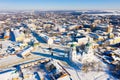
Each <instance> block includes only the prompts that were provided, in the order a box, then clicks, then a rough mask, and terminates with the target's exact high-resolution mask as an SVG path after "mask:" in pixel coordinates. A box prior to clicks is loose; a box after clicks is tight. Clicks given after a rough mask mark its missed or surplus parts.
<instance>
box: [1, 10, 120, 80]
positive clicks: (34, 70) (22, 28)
mask: <svg viewBox="0 0 120 80" xmlns="http://www.w3.org/2000/svg"><path fill="white" fill-rule="evenodd" d="M6 75H7V76H6ZM0 80H120V10H58V11H39V10H28V11H25V10H23V11H1V12H0Z"/></svg>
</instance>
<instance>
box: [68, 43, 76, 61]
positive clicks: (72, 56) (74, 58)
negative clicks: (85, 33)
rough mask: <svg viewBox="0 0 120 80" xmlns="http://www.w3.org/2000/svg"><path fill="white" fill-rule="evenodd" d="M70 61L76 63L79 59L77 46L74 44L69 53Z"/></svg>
mask: <svg viewBox="0 0 120 80" xmlns="http://www.w3.org/2000/svg"><path fill="white" fill-rule="evenodd" d="M69 59H70V60H71V61H74V60H76V59H77V52H76V46H75V45H74V44H72V45H71V48H70V52H69Z"/></svg>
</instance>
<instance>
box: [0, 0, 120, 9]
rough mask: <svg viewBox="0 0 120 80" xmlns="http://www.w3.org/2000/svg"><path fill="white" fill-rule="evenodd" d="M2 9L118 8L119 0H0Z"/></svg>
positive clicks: (119, 6)
mask: <svg viewBox="0 0 120 80" xmlns="http://www.w3.org/2000/svg"><path fill="white" fill-rule="evenodd" d="M2 9H3V10H4V9H8V10H9V9H13V10H14V9H16V10H18V9H20V10H23V9H41V10H63V9H68V10H70V9H120V0H0V10H2Z"/></svg>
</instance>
